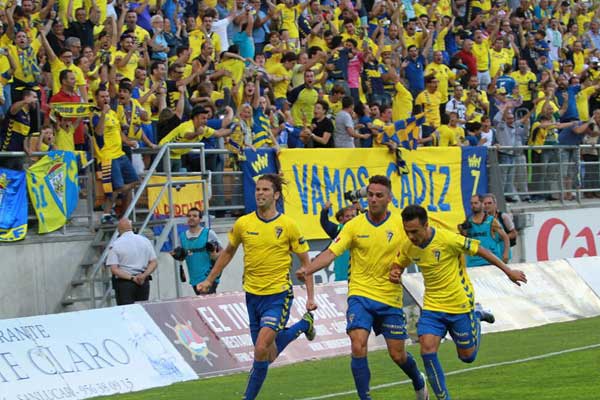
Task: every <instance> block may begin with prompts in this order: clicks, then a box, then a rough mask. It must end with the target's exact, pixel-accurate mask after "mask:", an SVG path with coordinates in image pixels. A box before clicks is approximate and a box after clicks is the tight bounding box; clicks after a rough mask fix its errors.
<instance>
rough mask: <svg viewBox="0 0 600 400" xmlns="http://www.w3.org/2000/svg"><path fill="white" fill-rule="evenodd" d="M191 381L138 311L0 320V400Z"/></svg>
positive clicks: (147, 318)
mask: <svg viewBox="0 0 600 400" xmlns="http://www.w3.org/2000/svg"><path fill="white" fill-rule="evenodd" d="M192 379H197V375H196V373H195V372H194V371H193V370H192V369H191V367H190V366H189V365H188V364H187V363H186V362H185V361H184V360H183V358H182V357H181V355H180V354H179V353H178V352H177V351H176V350H175V348H174V347H173V345H172V344H171V343H170V342H169V340H168V339H167V338H166V337H165V336H164V335H163V334H162V332H161V331H160V329H159V328H158V327H157V326H156V324H155V323H154V322H153V321H152V319H151V318H150V316H149V315H148V314H147V313H146V311H144V309H143V308H142V307H141V306H139V305H130V306H124V307H112V308H105V309H98V310H90V311H81V312H73V313H65V314H54V315H43V316H36V317H27V318H17V319H8V320H0V400H29V399H85V398H89V397H95V396H101V395H108V394H113V393H125V392H131V391H138V390H143V389H148V388H152V387H157V386H165V385H169V384H171V383H174V382H180V381H186V380H192Z"/></svg>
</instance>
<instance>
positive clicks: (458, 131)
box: [434, 125, 465, 147]
mask: <svg viewBox="0 0 600 400" xmlns="http://www.w3.org/2000/svg"><path fill="white" fill-rule="evenodd" d="M464 137H465V130H464V129H463V128H461V127H460V126H455V127H454V128H453V127H451V126H450V125H442V126H440V127H439V128H437V134H436V135H435V136H434V138H435V139H436V145H437V146H439V147H448V146H456V145H457V144H458V141H459V140H462V138H464Z"/></svg>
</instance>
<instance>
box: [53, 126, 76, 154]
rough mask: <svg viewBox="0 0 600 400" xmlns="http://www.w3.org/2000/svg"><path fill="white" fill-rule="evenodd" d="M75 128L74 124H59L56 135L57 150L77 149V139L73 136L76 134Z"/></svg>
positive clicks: (55, 146)
mask: <svg viewBox="0 0 600 400" xmlns="http://www.w3.org/2000/svg"><path fill="white" fill-rule="evenodd" d="M75 128H76V127H75V126H73V124H69V125H68V127H66V128H62V127H60V126H59V127H58V128H57V129H56V134H55V137H54V149H55V150H64V151H75V140H74V138H73V135H75Z"/></svg>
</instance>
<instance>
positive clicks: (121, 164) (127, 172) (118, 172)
mask: <svg viewBox="0 0 600 400" xmlns="http://www.w3.org/2000/svg"><path fill="white" fill-rule="evenodd" d="M111 164H112V165H111V173H110V179H111V182H112V187H113V190H117V189H119V188H122V187H123V186H125V185H127V184H128V183H133V182H136V181H137V180H138V176H137V174H136V173H135V170H134V169H133V165H131V161H129V158H127V156H121V157H119V158H115V159H114V160H112V163H111Z"/></svg>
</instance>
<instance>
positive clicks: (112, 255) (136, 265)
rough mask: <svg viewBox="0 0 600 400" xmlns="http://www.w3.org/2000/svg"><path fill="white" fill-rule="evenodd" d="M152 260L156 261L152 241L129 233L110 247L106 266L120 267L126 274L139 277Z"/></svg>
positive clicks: (124, 234)
mask: <svg viewBox="0 0 600 400" xmlns="http://www.w3.org/2000/svg"><path fill="white" fill-rule="evenodd" d="M152 260H156V253H155V252H154V247H153V246H152V243H151V242H150V240H148V238H146V237H145V236H142V235H137V234H135V233H133V232H131V231H128V232H125V233H123V234H122V235H121V236H120V237H119V238H118V239H117V240H115V241H114V242H113V243H112V244H111V246H110V247H109V250H108V257H107V258H106V266H107V267H110V266H111V265H118V266H119V267H120V268H121V269H123V270H124V271H125V272H128V273H129V274H131V275H137V274H141V273H142V272H144V271H145V270H146V268H147V267H148V263H149V262H150V261H152Z"/></svg>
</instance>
